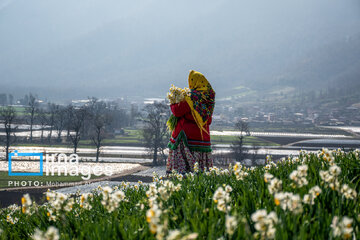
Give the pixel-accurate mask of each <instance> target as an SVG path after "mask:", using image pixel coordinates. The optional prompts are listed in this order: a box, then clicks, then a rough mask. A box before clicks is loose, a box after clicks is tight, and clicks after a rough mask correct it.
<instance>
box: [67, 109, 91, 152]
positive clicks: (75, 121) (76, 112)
mask: <svg viewBox="0 0 360 240" xmlns="http://www.w3.org/2000/svg"><path fill="white" fill-rule="evenodd" d="M86 116H87V111H86V108H84V107H82V108H80V109H75V108H72V113H71V119H72V121H71V125H70V126H71V127H70V129H71V130H73V131H74V134H73V135H72V134H69V136H70V139H71V142H72V144H73V147H74V153H76V151H77V148H78V144H79V141H80V137H81V131H80V130H81V129H82V127H83V125H84V120H85V118H86Z"/></svg>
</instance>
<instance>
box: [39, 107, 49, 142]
mask: <svg viewBox="0 0 360 240" xmlns="http://www.w3.org/2000/svg"><path fill="white" fill-rule="evenodd" d="M47 114H48V113H47V112H46V111H45V110H44V109H38V110H37V112H36V115H37V118H38V123H39V125H40V128H41V135H40V142H43V141H44V129H45V127H46V126H47V124H48V121H49V119H48V117H47Z"/></svg>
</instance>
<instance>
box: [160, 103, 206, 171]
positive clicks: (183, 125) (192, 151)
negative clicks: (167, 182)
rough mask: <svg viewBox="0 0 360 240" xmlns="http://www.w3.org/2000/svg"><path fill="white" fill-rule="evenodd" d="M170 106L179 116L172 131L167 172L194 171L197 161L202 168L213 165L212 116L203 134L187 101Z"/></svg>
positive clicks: (175, 114) (176, 115)
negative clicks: (210, 133)
mask: <svg viewBox="0 0 360 240" xmlns="http://www.w3.org/2000/svg"><path fill="white" fill-rule="evenodd" d="M170 107H171V111H172V113H173V115H174V116H175V117H178V123H177V125H176V127H175V130H174V131H173V132H172V135H171V138H170V142H169V145H168V147H169V157H168V161H167V165H166V171H167V173H170V172H171V171H172V170H176V171H177V172H179V173H185V172H192V171H193V169H194V164H195V163H196V162H198V164H199V169H201V170H205V169H208V168H210V167H212V166H213V160H212V156H211V142H210V135H209V132H210V131H209V125H210V124H211V117H210V118H209V120H208V121H207V123H206V125H205V127H204V128H205V129H206V131H202V136H201V133H200V129H199V127H198V126H197V125H196V122H195V120H194V118H193V116H192V114H191V110H190V107H189V105H188V103H187V102H186V101H183V102H181V103H175V104H172V105H170ZM202 138H203V139H202Z"/></svg>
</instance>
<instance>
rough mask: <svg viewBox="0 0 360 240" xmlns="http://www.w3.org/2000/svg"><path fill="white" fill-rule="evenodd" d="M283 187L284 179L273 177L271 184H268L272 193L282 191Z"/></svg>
mask: <svg viewBox="0 0 360 240" xmlns="http://www.w3.org/2000/svg"><path fill="white" fill-rule="evenodd" d="M281 189H282V181H281V180H279V179H278V178H273V179H271V181H270V184H269V186H268V190H269V192H270V194H274V193H277V192H279V191H281Z"/></svg>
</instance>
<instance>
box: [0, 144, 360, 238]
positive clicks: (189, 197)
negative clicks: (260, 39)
mask: <svg viewBox="0 0 360 240" xmlns="http://www.w3.org/2000/svg"><path fill="white" fill-rule="evenodd" d="M324 156H326V155H317V154H304V153H303V154H301V155H300V156H299V158H293V159H289V160H285V161H282V162H279V163H277V164H275V163H271V164H269V165H267V166H266V167H258V168H255V169H246V168H243V167H242V166H241V165H236V167H231V168H230V167H229V171H228V172H226V171H223V170H221V169H213V170H212V171H210V172H208V173H206V174H204V173H199V174H194V175H187V176H186V177H183V178H182V177H180V176H176V175H175V176H174V177H173V178H172V179H171V182H164V183H161V182H156V183H155V186H154V188H153V190H152V191H151V192H150V191H149V192H146V191H148V190H149V187H148V186H144V185H140V187H138V188H135V187H124V186H119V188H118V189H114V190H113V191H114V192H116V193H121V192H119V191H122V192H123V193H124V197H125V198H124V199H122V198H121V197H118V195H117V194H113V193H111V194H107V193H105V192H100V193H97V192H93V194H94V196H93V198H90V199H89V200H85V198H83V197H81V196H73V197H70V198H67V197H64V196H60V195H58V196H54V198H50V199H49V204H48V205H42V206H37V205H31V204H27V203H26V201H25V203H24V207H25V208H23V209H21V208H20V209H14V208H12V209H3V210H0V219H3V221H0V229H2V230H3V233H2V235H0V239H2V240H4V239H28V238H29V237H30V236H31V235H32V234H33V233H34V231H35V229H36V228H38V229H40V230H41V231H46V230H47V229H48V228H49V227H50V226H53V227H55V228H56V229H58V231H59V237H60V239H156V238H157V239H165V238H166V237H167V236H169V234H170V233H171V231H174V230H178V231H179V234H180V235H182V236H184V235H188V234H191V233H195V234H197V235H198V238H197V239H210V240H211V239H255V238H254V236H256V234H261V232H259V229H260V228H259V225H256V222H255V221H256V219H254V218H253V217H252V216H253V215H254V213H255V212H257V211H258V210H264V211H265V213H267V214H268V213H270V212H273V213H272V214H274V215H276V217H277V219H278V221H273V220H270V219H269V220H268V221H266V223H271V224H272V225H273V230H274V231H275V232H274V234H275V236H274V237H275V239H284V240H285V239H342V238H343V236H340V237H335V236H334V234H333V232H332V228H331V223H332V221H333V219H334V218H335V217H339V218H340V220H341V219H342V218H343V217H345V216H346V217H348V218H350V219H352V222H348V223H347V224H346V227H347V228H348V230H349V232H350V234H349V236H348V237H349V239H353V236H354V239H356V238H358V236H359V234H360V222H359V221H360V216H359V214H360V204H359V201H358V200H359V199H358V196H356V197H355V198H347V197H345V195H344V194H343V193H342V192H341V190H340V189H341V188H342V187H344V184H347V185H348V186H349V187H350V188H352V189H354V190H356V191H357V192H359V191H360V186H359V182H360V158H359V152H358V151H354V152H349V153H343V152H341V151H338V152H333V153H329V156H332V158H333V160H331V161H328V159H330V158H325V157H324ZM300 165H306V166H307V167H308V169H307V171H305V173H304V174H303V175H302V177H304V178H305V179H306V180H307V181H308V183H307V184H305V185H303V186H296V185H295V182H294V181H293V180H291V179H290V178H289V176H290V174H291V173H292V172H293V171H295V170H297V169H298V167H299V166H300ZM334 165H337V166H338V167H340V168H341V172H340V174H339V175H338V176H337V177H335V179H336V180H337V181H338V182H339V188H338V189H337V188H335V189H332V188H331V187H330V186H329V185H328V184H327V183H326V182H324V181H323V179H322V178H321V177H320V170H321V171H328V170H329V168H330V167H333V166H334ZM266 172H267V173H270V174H272V175H273V177H275V178H277V179H279V180H281V181H282V187H281V188H278V189H276V191H275V193H273V192H270V190H269V189H270V188H269V186H270V182H271V180H268V181H267V182H266V181H265V180H264V174H265V173H266ZM246 174H247V175H246ZM241 176H242V177H241ZM274 181H275V180H274ZM172 184H173V185H172ZM178 184H180V185H181V186H180V187H179V189H175V188H174V187H173V186H177V185H178ZM225 186H230V187H231V188H232V190H230V191H228V195H229V196H228V198H226V200H225V206H226V207H225V208H221V205H220V203H221V202H220V201H217V202H215V201H214V196H215V193H216V192H217V191H218V190H220V187H221V188H225ZM315 186H317V187H319V188H320V190H321V193H320V194H319V195H317V196H316V198H315V199H314V203H313V204H308V203H305V202H302V201H300V202H296V203H294V202H292V203H291V204H289V205H284V206H287V208H284V207H283V206H282V205H281V204H280V205H279V204H278V201H277V200H276V198H277V195H276V193H285V192H286V193H288V194H292V195H293V198H291V199H293V200H292V201H294V199H296V197H297V196H298V197H299V199H303V197H304V196H305V194H308V193H309V190H310V189H311V188H313V187H315ZM120 195H121V194H120ZM225 195H226V193H223V194H222V195H221V196H225ZM221 196H220V199H221ZM73 198H75V201H74V203H72V200H71V199H73ZM109 199H111V201H110V200H109ZM284 201H285V200H284ZM54 203H57V204H54ZM80 204H81V205H80ZM86 204H88V206H91V208H90V209H88V208H86V207H85V206H86ZM65 206H68V207H67V208H66V207H65ZM69 206H71V207H69ZM111 206H114V208H113V209H112V210H111V209H110V207H111ZM295 206H298V208H297V209H300V210H301V211H298V212H297V211H294V209H293V208H294V207H295ZM227 207H228V208H227ZM109 209H110V210H109ZM22 210H23V212H22ZM8 216H9V217H11V218H13V219H14V218H18V222H17V223H15V224H12V223H10V222H7V221H6V220H5V219H7V217H8ZM51 216H53V218H51ZM227 216H232V217H234V219H235V220H236V224H234V229H233V235H230V233H229V231H227V224H226V218H227ZM265 218H266V217H265ZM262 219H264V218H262ZM272 219H274V218H272ZM260 220H261V219H260ZM150 223H152V224H153V225H151V224H150ZM151 226H152V228H150V227H151ZM350 228H351V229H352V231H350ZM264 229H266V228H264ZM265 231H266V230H265ZM177 239H180V238H177Z"/></svg>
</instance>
